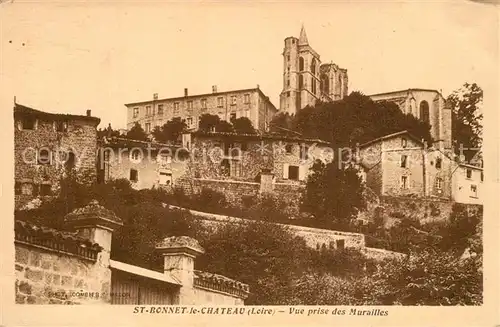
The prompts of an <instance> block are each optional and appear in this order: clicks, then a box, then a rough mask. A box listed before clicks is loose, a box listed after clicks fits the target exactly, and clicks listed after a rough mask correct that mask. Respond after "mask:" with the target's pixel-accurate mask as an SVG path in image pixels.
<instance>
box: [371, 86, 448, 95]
mask: <svg viewBox="0 0 500 327" xmlns="http://www.w3.org/2000/svg"><path fill="white" fill-rule="evenodd" d="M412 91H417V92H418V91H424V92H435V93H437V94H438V95H440V96H441V97H443V95H442V94H441V92H439V91H438V90H433V89H419V88H410V89H405V90H397V91H389V92H381V93H375V94H370V95H368V96H369V97H373V96H377V95H388V94H396V93H410V92H412Z"/></svg>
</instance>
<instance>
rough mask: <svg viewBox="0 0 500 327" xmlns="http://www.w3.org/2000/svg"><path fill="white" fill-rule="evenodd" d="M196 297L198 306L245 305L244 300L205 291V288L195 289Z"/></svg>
mask: <svg viewBox="0 0 500 327" xmlns="http://www.w3.org/2000/svg"><path fill="white" fill-rule="evenodd" d="M194 296H195V297H196V304H197V305H203V304H213V303H217V305H243V304H245V303H244V300H243V299H241V298H238V297H233V296H231V295H227V294H223V293H217V292H214V291H213V290H205V289H203V288H199V287H194Z"/></svg>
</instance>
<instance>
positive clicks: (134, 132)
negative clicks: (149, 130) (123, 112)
mask: <svg viewBox="0 0 500 327" xmlns="http://www.w3.org/2000/svg"><path fill="white" fill-rule="evenodd" d="M127 138H128V139H131V140H139V141H147V140H148V135H147V134H146V132H145V131H144V130H143V129H142V127H141V124H139V123H137V122H136V123H135V125H134V126H133V127H132V128H131V129H130V130H129V131H128V132H127Z"/></svg>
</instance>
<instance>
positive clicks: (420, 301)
mask: <svg viewBox="0 0 500 327" xmlns="http://www.w3.org/2000/svg"><path fill="white" fill-rule="evenodd" d="M479 268H480V266H479V264H478V261H476V260H472V259H466V260H460V259H459V258H457V257H456V256H454V255H453V254H451V253H448V252H441V251H436V250H434V249H432V248H427V249H425V250H420V251H419V252H415V253H411V254H410V255H409V256H407V257H406V258H404V259H399V260H391V261H386V262H385V263H384V264H383V265H381V266H380V268H379V269H378V270H377V271H376V272H375V273H374V274H373V276H372V277H371V278H370V279H369V280H368V281H367V282H366V283H365V284H364V285H363V288H364V290H362V291H361V292H362V293H364V294H365V296H366V298H367V300H368V301H369V302H371V303H372V304H383V305H394V304H396V305H480V304H482V301H483V299H482V294H483V276H482V273H481V271H480V269H479Z"/></svg>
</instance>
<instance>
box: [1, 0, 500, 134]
mask: <svg viewBox="0 0 500 327" xmlns="http://www.w3.org/2000/svg"><path fill="white" fill-rule="evenodd" d="M0 6H1V7H2V8H1V16H0V27H1V31H0V33H1V39H0V40H1V51H2V52H1V67H0V68H1V72H2V80H1V88H0V92H1V93H0V94H1V97H0V99H1V105H2V108H3V109H4V110H3V111H5V109H7V111H9V110H11V108H12V104H13V97H14V95H15V96H16V97H17V102H18V103H21V104H25V105H28V106H32V107H35V108H37V109H40V110H44V111H48V112H59V113H74V114H85V111H86V109H91V110H92V114H93V115H94V116H97V117H100V118H101V119H102V122H101V125H100V127H105V126H107V124H108V122H111V123H112V126H113V127H114V128H123V127H125V123H126V110H125V106H124V105H123V104H124V103H128V102H134V101H142V100H149V99H151V98H152V95H153V93H158V94H159V97H160V98H164V97H175V96H182V95H183V90H184V88H185V87H187V88H188V89H189V93H190V94H196V93H210V92H211V86H212V85H217V86H218V90H219V91H224V90H230V89H239V88H252V87H255V86H256V85H257V84H259V85H260V87H261V89H262V90H263V92H264V93H265V94H267V95H268V96H269V97H270V98H271V101H272V102H273V103H274V105H275V106H276V107H279V93H280V92H281V89H282V86H283V85H282V68H283V58H282V55H281V52H282V50H283V43H284V41H283V40H284V38H285V37H288V36H296V37H298V36H299V31H300V27H301V24H304V26H305V28H306V31H307V35H308V38H309V44H310V45H311V46H312V47H313V48H314V49H315V50H316V51H317V52H318V53H319V54H320V56H321V60H322V62H330V61H333V62H335V63H337V64H338V65H339V66H341V67H343V68H346V69H348V74H349V92H350V91H353V90H360V91H362V92H364V93H365V94H371V93H378V92H385V91H392V90H398V89H405V88H410V87H415V88H432V89H438V90H440V89H441V90H442V92H443V94H444V96H447V95H448V94H449V93H450V92H451V91H452V90H454V89H456V88H458V87H460V86H461V85H462V84H463V83H464V82H476V83H478V84H479V85H480V86H482V87H483V88H485V85H486V84H488V83H490V82H491V78H492V74H496V72H495V71H492V69H496V67H497V61H498V53H497V52H498V44H497V39H498V34H497V33H498V27H497V25H496V24H497V18H498V16H497V12H496V9H495V7H493V6H491V5H481V4H476V3H471V2H465V1H453V2H444V1H441V2H439V3H438V2H434V1H428V2H424V1H421V2H419V3H412V4H408V3H403V2H390V1H384V2H351V3H346V2H335V1H329V2H319V1H317V2H314V1H311V2H307V3H306V2H292V1H289V2H272V3H263V2H261V3H250V2H244V3H239V2H235V1H224V2H222V1H219V2H218V3H215V2H211V3H210V2H203V4H202V3H201V2H200V3H173V2H159V1H156V2H146V3H140V2H130V1H129V2H125V1H122V2H117V1H116V2H113V1H106V2H100V3H99V2H97V1H92V2H87V3H85V4H83V3H81V2H80V3H77V2H72V3H68V2H64V3H63V2H60V3H58V2H56V1H50V2H45V3H41V2H28V3H23V2H22V1H20V0H16V1H14V2H13V3H8V1H7V3H3V4H1V5H0ZM23 43H24V46H23ZM9 112H11V111H9ZM9 115H10V114H9Z"/></svg>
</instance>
